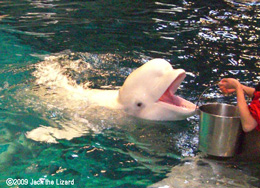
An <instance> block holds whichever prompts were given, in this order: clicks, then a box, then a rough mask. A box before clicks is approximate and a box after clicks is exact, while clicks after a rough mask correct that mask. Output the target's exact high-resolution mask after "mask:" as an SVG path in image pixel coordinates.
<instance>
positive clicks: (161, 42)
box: [0, 0, 260, 187]
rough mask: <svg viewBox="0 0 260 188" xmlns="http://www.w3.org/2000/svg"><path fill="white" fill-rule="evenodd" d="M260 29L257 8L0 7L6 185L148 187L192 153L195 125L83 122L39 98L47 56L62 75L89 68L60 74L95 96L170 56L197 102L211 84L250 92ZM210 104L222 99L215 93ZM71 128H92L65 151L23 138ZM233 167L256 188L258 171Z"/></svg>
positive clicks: (1, 168) (162, 4) (212, 4)
mask: <svg viewBox="0 0 260 188" xmlns="http://www.w3.org/2000/svg"><path fill="white" fill-rule="evenodd" d="M259 19H260V12H259V3H257V2H241V1H237V2H235V1H222V0H221V1H214V0H211V1H204V2H202V1H199V0H198V1H196V0H191V1H176V2H172V1H167V0H165V1H125V0H121V1H120V0H115V1H101V0H100V1H98V0H95V1H86V2H85V1H65V0H45V1H43V0H36V1H32V0H19V1H18V0H12V1H7V0H3V1H0V78H1V83H0V185H1V187H5V186H6V180H7V179H8V178H13V179H27V180H29V181H31V180H32V179H33V180H39V179H41V180H43V179H45V180H50V181H51V180H53V181H56V180H60V179H62V180H74V185H73V186H72V185H71V186H68V187H147V186H149V185H152V184H154V183H156V182H158V181H161V180H162V179H164V178H165V177H166V176H167V173H168V172H170V171H171V169H172V168H173V167H174V166H176V165H179V164H180V163H181V159H182V158H185V157H194V156H195V155H196V153H197V144H198V117H197V116H194V117H191V118H188V119H187V120H184V121H177V122H150V121H143V120H138V119H135V118H131V117H121V115H120V114H117V112H110V111H108V110H106V109H89V110H88V111H87V112H86V113H82V112H81V111H80V109H79V108H77V107H75V106H73V107H72V106H66V107H65V106H63V105H62V104H60V103H59V101H61V103H62V100H60V98H59V100H58V98H55V97H56V95H55V94H54V93H51V94H49V95H46V97H45V98H42V97H41V96H44V95H40V94H41V93H40V91H41V90H40V89H39V86H38V85H37V84H36V83H35V77H34V76H33V73H34V72H35V67H34V66H33V65H35V64H38V63H40V62H41V61H43V60H44V57H47V56H49V55H52V56H55V57H61V60H59V61H63V62H64V64H65V65H66V66H69V65H70V64H69V62H68V61H69V59H73V60H78V59H81V60H84V61H86V62H88V63H89V64H91V65H92V66H93V67H94V68H93V72H88V70H87V69H86V68H85V69H84V67H83V70H81V72H76V73H75V71H74V72H73V70H72V68H71V67H69V68H68V71H67V72H66V71H65V75H66V76H68V77H69V76H70V77H71V78H72V79H74V80H76V82H77V83H78V84H82V83H83V84H84V83H87V82H91V85H90V87H93V88H101V87H102V86H109V87H111V88H113V87H116V86H120V85H122V83H123V81H124V79H125V78H126V76H127V75H129V73H130V72H131V71H132V70H133V69H135V68H137V67H139V66H140V65H142V64H143V63H144V62H146V61H148V60H149V59H152V58H156V57H160V58H165V59H167V60H168V61H170V62H171V64H172V65H173V67H174V68H183V69H185V70H186V71H187V77H186V79H185V82H183V83H182V87H181V89H180V90H179V91H178V94H179V95H181V96H182V97H184V98H186V99H188V100H190V101H192V102H196V101H197V97H198V95H199V94H200V93H201V92H202V91H203V90H204V89H205V88H206V87H207V86H208V84H209V83H212V82H215V81H217V80H220V79H221V78H223V77H236V78H239V79H241V80H242V81H243V83H245V84H248V85H250V86H253V85H255V84H256V83H257V82H258V80H259V63H260V62H259V59H260V58H259V29H260V28H259ZM64 54H65V55H64ZM74 73H75V74H74ZM86 77H87V79H85V78H86ZM32 91H34V92H32ZM204 100H208V101H214V100H218V101H220V102H222V101H225V100H226V98H224V97H222V96H221V95H220V94H219V93H218V91H217V89H216V88H212V89H211V90H210V91H209V94H208V95H207V99H204ZM230 100H233V101H235V99H234V98H233V97H231V98H230ZM64 102H66V101H64ZM79 106H80V105H79ZM75 116H80V117H81V118H83V119H85V120H87V121H88V122H89V124H88V125H85V124H84V121H79V120H78V119H75V118H74V117H75ZM64 124H66V125H80V126H84V125H85V126H90V125H91V128H89V130H88V131H87V132H86V133H85V134H83V135H82V136H80V137H77V138H73V139H72V140H65V139H64V140H63V139H60V140H58V144H47V143H41V142H35V141H33V140H30V139H27V138H26V136H25V134H26V132H27V131H31V130H33V129H34V128H37V127H40V126H42V125H43V126H50V127H53V126H56V127H60V126H63V125H64ZM97 130H98V131H97ZM230 166H232V167H234V166H236V168H237V169H238V171H239V172H241V171H242V172H243V173H244V174H246V175H248V176H252V177H255V178H256V180H255V181H254V182H248V184H249V185H251V186H259V184H260V182H259V179H258V178H259V175H260V172H259V168H258V167H259V164H258V163H256V164H254V163H252V164H251V163H249V164H245V163H236V164H235V165H234V164H233V163H232V164H230ZM234 178H235V174H234ZM231 179H232V178H231ZM229 183H230V182H229ZM230 184H231V185H230V187H232V186H233V187H234V186H236V184H235V183H234V184H233V185H232V182H231V183H230ZM224 185H225V183H224ZM28 186H29V187H35V186H33V185H28ZM48 186H49V187H59V185H58V183H56V182H55V185H48ZM202 186H203V185H202ZM39 187H41V186H40V185H39ZM42 187H46V185H45V186H42ZM223 187H225V186H223Z"/></svg>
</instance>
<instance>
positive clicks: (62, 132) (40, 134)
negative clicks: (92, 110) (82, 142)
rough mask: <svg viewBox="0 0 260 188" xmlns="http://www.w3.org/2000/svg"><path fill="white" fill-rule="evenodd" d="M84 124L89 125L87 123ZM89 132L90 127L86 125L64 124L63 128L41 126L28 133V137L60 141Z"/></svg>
mask: <svg viewBox="0 0 260 188" xmlns="http://www.w3.org/2000/svg"><path fill="white" fill-rule="evenodd" d="M84 125H87V124H86V123H85V124H84ZM88 132H89V127H85V126H79V125H78V126H71V127H70V126H64V127H62V128H61V129H59V128H55V127H46V126H43V125H41V126H40V127H38V128H36V129H33V130H32V131H30V132H27V133H26V137H27V138H29V139H32V140H34V141H39V142H47V143H59V142H58V141H57V140H60V139H66V140H71V139H73V138H76V137H81V136H82V135H84V134H86V133H88Z"/></svg>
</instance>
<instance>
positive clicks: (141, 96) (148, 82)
mask: <svg viewBox="0 0 260 188" xmlns="http://www.w3.org/2000/svg"><path fill="white" fill-rule="evenodd" d="M46 69H48V68H47V66H43V70H44V71H45V70H46ZM50 72H51V71H48V70H47V73H48V74H49V73H50ZM56 72H59V71H56ZM40 75H42V73H41V74H40ZM185 76H186V74H185V71H184V70H183V69H173V68H172V66H171V64H170V63H169V62H167V61H166V60H163V59H154V60H151V61H148V62H147V63H145V64H144V65H142V66H141V67H139V68H137V69H136V70H134V71H133V72H132V73H131V74H130V75H129V76H128V77H127V79H126V80H125V82H124V84H123V86H122V87H121V88H120V89H119V90H103V89H83V88H81V87H80V88H79V87H75V86H73V85H71V84H68V82H67V81H64V82H60V83H59V84H58V85H59V87H62V88H66V92H61V93H59V95H61V96H62V97H61V99H62V98H66V97H68V96H73V99H75V97H76V98H78V99H79V100H78V101H80V103H81V106H82V107H83V106H84V105H83V104H84V102H85V101H84V99H86V98H87V101H88V102H87V103H88V104H89V105H93V106H100V107H105V108H107V109H115V110H121V111H124V112H125V113H126V114H128V115H131V116H134V117H138V118H141V119H147V120H156V121H175V120H183V119H186V118H187V117H189V116H192V115H194V114H195V109H196V105H195V104H193V103H192V102H189V101H187V100H185V99H183V98H181V97H179V96H176V95H175V92H176V91H177V89H178V87H179V85H180V84H181V82H182V81H183V80H184V78H185ZM59 79H60V78H59ZM44 80H46V79H45V78H44ZM61 80H63V79H61ZM65 80H66V79H65ZM55 87H56V86H55ZM57 100H58V101H59V99H57ZM57 100H56V101H57ZM69 103H70V104H72V103H73V102H72V101H69ZM80 103H79V104H80ZM64 105H65V104H64ZM81 109H82V110H84V108H81ZM86 110H87V109H86ZM101 118H102V117H101ZM84 121H86V123H87V122H88V121H87V120H84ZM83 132H84V127H77V125H75V126H74V125H73V127H71V126H63V127H62V129H57V128H55V127H46V126H41V127H38V128H36V129H34V130H32V131H30V132H28V133H27V134H26V136H27V138H30V139H33V140H36V141H46V142H56V139H67V140H70V139H72V138H74V137H80V136H81V135H83V134H84V133H83Z"/></svg>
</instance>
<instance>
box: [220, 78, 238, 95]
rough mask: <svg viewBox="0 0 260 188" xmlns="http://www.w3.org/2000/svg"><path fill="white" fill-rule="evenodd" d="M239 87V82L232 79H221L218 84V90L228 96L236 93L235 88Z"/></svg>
mask: <svg viewBox="0 0 260 188" xmlns="http://www.w3.org/2000/svg"><path fill="white" fill-rule="evenodd" d="M239 85H240V83H239V81H238V80H236V79H234V78H223V79H222V80H221V81H220V82H219V83H218V86H219V89H220V90H221V91H222V92H223V93H224V94H230V93H233V92H235V91H236V89H237V87H238V86H239Z"/></svg>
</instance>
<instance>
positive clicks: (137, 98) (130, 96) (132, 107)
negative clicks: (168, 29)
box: [118, 59, 196, 121]
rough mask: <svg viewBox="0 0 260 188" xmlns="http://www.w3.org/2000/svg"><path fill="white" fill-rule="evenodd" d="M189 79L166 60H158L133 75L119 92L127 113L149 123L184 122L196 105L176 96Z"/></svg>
mask: <svg viewBox="0 0 260 188" xmlns="http://www.w3.org/2000/svg"><path fill="white" fill-rule="evenodd" d="M185 77H186V74H185V71H184V70H183V69H173V68H172V66H171V64H170V63H169V62H167V61H165V60H163V59H154V60H151V61H149V62H147V63H145V64H144V65H143V66H141V67H139V68H138V69H136V70H135V71H134V72H133V73H131V74H130V75H129V76H128V77H127V79H126V81H125V82H124V84H123V86H122V88H120V90H119V96H118V102H119V103H120V104H121V105H122V106H123V109H124V110H125V111H126V113H128V114H130V115H133V116H136V117H139V118H143V119H149V120H165V121H173V120H183V119H185V118H187V117H189V116H192V115H194V113H195V109H196V105H195V104H193V103H191V102H189V101H187V100H185V99H183V98H181V97H178V96H176V95H175V92H176V91H177V89H178V87H179V85H180V84H181V82H182V81H183V80H184V78H185Z"/></svg>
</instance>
